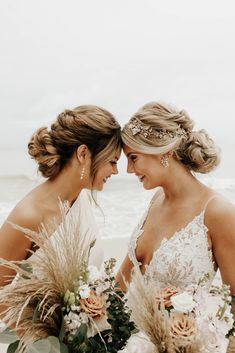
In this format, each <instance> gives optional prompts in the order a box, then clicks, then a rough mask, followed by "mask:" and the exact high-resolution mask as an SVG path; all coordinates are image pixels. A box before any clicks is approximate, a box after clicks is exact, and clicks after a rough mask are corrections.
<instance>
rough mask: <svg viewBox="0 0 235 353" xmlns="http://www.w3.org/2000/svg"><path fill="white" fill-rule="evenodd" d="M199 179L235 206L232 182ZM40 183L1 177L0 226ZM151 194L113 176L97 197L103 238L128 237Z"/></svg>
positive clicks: (22, 177) (133, 181)
mask: <svg viewBox="0 0 235 353" xmlns="http://www.w3.org/2000/svg"><path fill="white" fill-rule="evenodd" d="M200 180H201V181H202V182H204V183H205V184H206V185H208V186H210V187H212V188H214V189H215V190H216V191H217V192H219V193H221V194H222V195H224V196H225V197H226V198H227V199H229V200H230V201H231V202H233V203H235V179H225V178H218V177H217V178H215V177H212V176H206V177H204V178H200ZM39 182H40V179H39V178H37V177H32V178H30V177H28V176H26V175H10V176H7V175H5V176H4V175H2V176H0V224H1V223H2V222H3V221H4V219H5V218H6V217H7V215H8V214H9V213H10V211H11V210H12V208H13V207H14V205H15V204H16V203H17V202H18V201H19V200H20V199H21V198H22V197H23V196H24V195H26V194H27V193H28V192H29V191H30V190H31V189H32V188H34V187H35V186H36V185H38V183H39ZM154 192H155V190H148V191H146V190H144V189H143V187H142V184H141V183H140V182H139V181H138V180H137V178H136V177H134V176H128V177H121V176H119V175H117V176H114V177H112V179H110V180H109V181H108V182H107V184H106V185H105V187H104V190H103V191H102V192H99V193H98V194H97V202H98V205H99V207H97V208H96V209H95V215H96V219H97V222H98V224H99V227H100V231H101V235H102V237H104V238H124V237H129V236H130V234H131V232H132V230H133V228H134V227H135V225H136V223H137V222H138V220H139V219H140V217H141V215H142V214H143V212H144V210H145V208H146V207H147V205H148V203H149V201H150V199H151V197H152V195H153V193H154Z"/></svg>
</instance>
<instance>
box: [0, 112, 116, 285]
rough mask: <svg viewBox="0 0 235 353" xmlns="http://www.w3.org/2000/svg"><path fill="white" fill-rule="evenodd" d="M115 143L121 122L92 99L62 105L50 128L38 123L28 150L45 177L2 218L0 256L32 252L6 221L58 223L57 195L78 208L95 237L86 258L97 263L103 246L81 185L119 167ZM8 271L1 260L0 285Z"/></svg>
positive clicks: (100, 182)
mask: <svg viewBox="0 0 235 353" xmlns="http://www.w3.org/2000/svg"><path fill="white" fill-rule="evenodd" d="M120 149H121V139H120V125H119V124H118V123H117V121H116V120H115V118H114V117H113V115H112V114H111V113H109V112H108V111H107V110H105V109H103V108H100V107H97V106H93V105H84V106H79V107H77V108H75V109H72V110H65V111H64V112H62V113H61V114H59V116H58V117H57V119H56V121H55V122H54V123H53V124H52V125H51V127H50V128H47V127H42V128H40V129H38V130H37V131H36V132H35V133H34V134H33V136H32V138H31V140H30V142H29V144H28V151H29V154H30V156H31V157H32V158H34V159H35V161H36V162H37V163H38V170H39V172H40V173H41V174H42V176H43V177H45V179H46V180H45V181H44V182H43V183H41V184H40V185H38V186H37V187H36V188H35V189H33V190H32V191H30V192H29V194H28V195H26V196H25V197H24V198H23V199H22V200H21V201H20V202H19V203H18V204H17V205H16V206H15V208H14V209H13V211H12V212H11V213H10V215H9V217H8V218H7V220H6V221H5V222H4V223H3V225H2V227H1V229H0V258H3V259H7V260H14V261H19V260H23V259H26V258H27V257H28V256H29V255H31V253H29V251H28V249H33V244H31V242H30V240H29V239H28V238H27V237H26V236H24V235H23V234H22V233H21V232H20V231H19V230H16V229H15V228H13V227H12V225H11V224H10V222H11V223H14V224H17V225H19V226H21V227H24V228H28V229H30V230H33V231H36V232H38V231H39V230H40V227H41V225H42V224H44V225H47V224H50V223H51V221H52V220H54V221H55V220H56V221H57V222H56V223H57V224H58V225H59V224H60V222H61V212H60V205H59V199H60V200H61V201H62V202H63V201H66V203H67V204H68V205H69V206H70V207H71V211H73V212H79V213H80V221H81V223H83V226H85V227H87V229H89V230H91V232H92V233H93V237H94V238H96V244H95V247H94V248H92V250H91V257H90V261H91V263H92V264H95V265H97V266H98V267H99V266H100V265H101V263H102V256H103V249H102V245H101V244H100V239H99V237H98V231H97V227H96V225H95V221H94V216H93V214H92V209H91V205H90V199H91V197H90V195H88V192H87V190H86V189H90V190H99V191H100V190H102V189H103V187H104V184H105V183H106V181H107V179H108V178H110V177H111V176H112V175H114V174H117V173H118V170H117V161H118V159H119V156H120ZM54 223H55V222H54ZM84 223H86V224H84ZM91 232H90V233H91ZM12 274H13V273H12V271H11V270H9V269H8V268H7V267H3V266H0V286H3V285H5V284H6V283H8V279H9V276H10V275H12Z"/></svg>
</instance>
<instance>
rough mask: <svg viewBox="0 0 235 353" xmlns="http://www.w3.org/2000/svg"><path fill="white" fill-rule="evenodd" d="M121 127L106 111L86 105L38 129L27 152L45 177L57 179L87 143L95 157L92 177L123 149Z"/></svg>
mask: <svg viewBox="0 0 235 353" xmlns="http://www.w3.org/2000/svg"><path fill="white" fill-rule="evenodd" d="M120 135H121V128H120V125H119V124H118V122H117V121H116V120H115V118H114V117H113V115H112V114H111V113H109V112H108V111H107V110H105V109H103V108H100V107H97V106H94V105H83V106H79V107H77V108H75V109H72V110H65V111H64V112H62V113H61V114H59V115H58V117H57V119H56V121H55V122H54V123H53V124H52V125H51V128H50V129H48V128H47V127H42V128H39V129H38V130H37V131H36V132H35V133H34V134H33V136H32V137H31V140H30V141H29V143H28V152H29V154H30V156H31V157H32V158H34V159H35V160H36V162H37V163H38V170H39V171H40V172H41V174H42V175H43V176H44V177H45V178H54V177H56V176H57V175H58V173H59V172H60V171H61V170H62V169H63V167H64V166H65V165H66V164H67V163H68V161H69V160H70V159H71V157H72V155H73V153H74V152H75V151H76V149H77V147H79V146H80V145H82V144H85V145H86V146H87V147H88V148H89V150H90V152H91V157H92V165H91V176H92V178H93V179H94V177H95V174H96V172H97V170H98V168H99V166H100V165H101V164H103V163H105V162H106V161H108V160H109V158H110V155H111V154H112V153H113V152H114V151H116V150H120V149H121V138H120Z"/></svg>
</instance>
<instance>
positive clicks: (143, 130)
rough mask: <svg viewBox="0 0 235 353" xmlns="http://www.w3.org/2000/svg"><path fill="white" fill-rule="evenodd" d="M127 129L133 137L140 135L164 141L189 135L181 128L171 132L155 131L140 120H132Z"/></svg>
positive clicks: (164, 130)
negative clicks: (167, 138)
mask: <svg viewBox="0 0 235 353" xmlns="http://www.w3.org/2000/svg"><path fill="white" fill-rule="evenodd" d="M127 127H128V128H129V129H130V130H131V131H132V135H133V136H135V135H137V134H140V135H142V136H144V137H145V138H148V137H153V138H154V137H155V138H159V139H163V138H165V137H169V138H172V139H173V138H175V137H181V136H186V135H187V133H186V131H185V130H184V129H182V128H181V127H179V128H178V129H176V130H175V131H169V130H166V129H161V130H160V129H159V130H157V129H153V128H152V127H151V126H149V125H146V124H144V123H142V122H141V121H140V120H139V119H138V118H132V119H131V121H130V122H129V123H128V124H127Z"/></svg>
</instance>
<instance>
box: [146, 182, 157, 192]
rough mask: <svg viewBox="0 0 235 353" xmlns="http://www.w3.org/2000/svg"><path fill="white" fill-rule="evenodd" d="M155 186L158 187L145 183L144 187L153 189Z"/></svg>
mask: <svg viewBox="0 0 235 353" xmlns="http://www.w3.org/2000/svg"><path fill="white" fill-rule="evenodd" d="M155 187H156V186H155V185H151V184H148V183H146V184H143V188H144V189H145V190H152V189H154V188H155Z"/></svg>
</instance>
